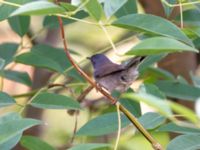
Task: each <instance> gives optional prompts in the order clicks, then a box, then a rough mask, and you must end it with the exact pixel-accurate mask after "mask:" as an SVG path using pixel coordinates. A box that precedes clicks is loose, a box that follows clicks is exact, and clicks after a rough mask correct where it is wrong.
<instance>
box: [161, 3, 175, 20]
mask: <svg viewBox="0 0 200 150" xmlns="http://www.w3.org/2000/svg"><path fill="white" fill-rule="evenodd" d="M166 1H167V2H168V3H170V4H177V1H176V0H166ZM162 6H163V8H164V11H165V15H166V16H167V17H169V16H170V14H171V13H172V10H173V9H174V7H170V6H168V5H166V4H165V3H164V2H162Z"/></svg>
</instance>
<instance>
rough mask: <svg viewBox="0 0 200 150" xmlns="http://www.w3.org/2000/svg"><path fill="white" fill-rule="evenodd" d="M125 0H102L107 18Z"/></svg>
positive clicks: (125, 0)
mask: <svg viewBox="0 0 200 150" xmlns="http://www.w3.org/2000/svg"><path fill="white" fill-rule="evenodd" d="M126 2H127V0H106V1H105V2H104V11H105V14H106V17H107V18H110V17H111V16H112V15H114V13H116V12H117V11H118V10H119V9H120V8H121V7H122V6H123V5H124V4H125V3H126Z"/></svg>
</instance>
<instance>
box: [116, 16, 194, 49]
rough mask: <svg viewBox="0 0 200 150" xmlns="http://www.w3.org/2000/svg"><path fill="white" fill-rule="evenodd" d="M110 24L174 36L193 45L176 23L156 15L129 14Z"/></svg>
mask: <svg viewBox="0 0 200 150" xmlns="http://www.w3.org/2000/svg"><path fill="white" fill-rule="evenodd" d="M144 20H145V21H144ZM112 25H114V26H117V27H121V28H125V29H128V30H132V31H138V32H145V33H148V34H153V35H160V36H166V37H169V38H174V39H177V40H180V41H182V42H185V43H187V44H189V45H191V46H193V44H192V42H191V40H190V39H189V38H188V37H187V36H186V35H185V34H184V33H183V32H182V31H181V30H180V29H179V28H178V27H176V25H174V24H173V23H171V22H170V21H168V20H166V19H163V18H161V17H158V16H154V15H149V14H131V15H127V16H123V17H121V18H119V19H117V20H116V21H114V22H113V23H112Z"/></svg>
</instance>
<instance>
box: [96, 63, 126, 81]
mask: <svg viewBox="0 0 200 150" xmlns="http://www.w3.org/2000/svg"><path fill="white" fill-rule="evenodd" d="M124 69H125V67H124V66H123V65H118V64H114V63H109V64H106V65H103V66H101V68H99V69H98V70H95V72H94V76H95V78H99V77H104V76H107V75H110V74H112V73H114V72H118V71H122V70H124Z"/></svg>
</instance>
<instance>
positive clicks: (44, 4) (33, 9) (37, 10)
mask: <svg viewBox="0 0 200 150" xmlns="http://www.w3.org/2000/svg"><path fill="white" fill-rule="evenodd" d="M63 12H65V10H64V9H63V8H62V7H60V6H58V5H55V4H54V3H51V2H48V1H36V2H30V3H27V4H25V5H22V6H21V7H19V8H18V9H16V10H15V11H14V12H13V13H12V14H11V16H16V15H50V14H56V13H63Z"/></svg>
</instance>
